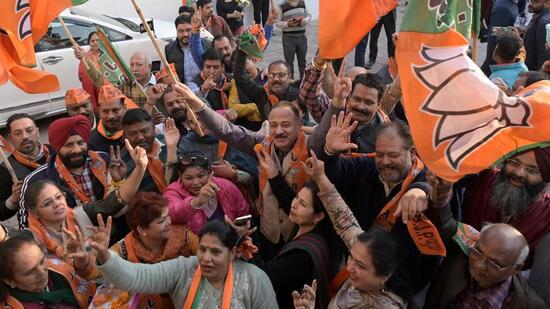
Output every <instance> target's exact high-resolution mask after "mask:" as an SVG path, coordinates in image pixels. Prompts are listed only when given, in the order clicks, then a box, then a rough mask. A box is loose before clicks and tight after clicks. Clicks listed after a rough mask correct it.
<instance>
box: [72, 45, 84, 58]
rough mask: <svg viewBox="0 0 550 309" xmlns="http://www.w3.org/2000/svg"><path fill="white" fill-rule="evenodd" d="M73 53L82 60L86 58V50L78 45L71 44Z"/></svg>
mask: <svg viewBox="0 0 550 309" xmlns="http://www.w3.org/2000/svg"><path fill="white" fill-rule="evenodd" d="M73 53H74V56H75V58H76V59H78V60H83V59H84V58H86V51H84V49H83V48H82V47H80V46H73Z"/></svg>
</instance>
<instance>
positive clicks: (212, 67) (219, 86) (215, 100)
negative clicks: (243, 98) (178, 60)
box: [189, 47, 231, 110]
mask: <svg viewBox="0 0 550 309" xmlns="http://www.w3.org/2000/svg"><path fill="white" fill-rule="evenodd" d="M202 58H203V63H204V65H203V68H202V71H201V73H200V74H199V75H197V76H196V77H195V78H194V80H193V82H191V83H189V88H191V90H193V91H194V92H195V93H196V94H197V95H198V96H199V97H200V98H203V99H206V101H207V102H208V104H209V105H210V107H211V108H212V109H213V110H225V109H228V108H229V107H228V97H229V88H230V87H231V75H228V74H226V73H225V72H224V66H223V62H222V56H221V54H220V53H219V52H218V51H217V50H216V49H215V48H213V47H212V48H209V49H207V50H206V52H205V53H204V54H203V55H202Z"/></svg>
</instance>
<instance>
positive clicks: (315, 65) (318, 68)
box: [311, 57, 327, 71]
mask: <svg viewBox="0 0 550 309" xmlns="http://www.w3.org/2000/svg"><path fill="white" fill-rule="evenodd" d="M311 64H312V65H313V67H314V68H315V69H317V70H319V71H323V70H324V69H326V68H327V63H326V62H325V64H323V65H319V64H317V62H315V57H313V58H311Z"/></svg>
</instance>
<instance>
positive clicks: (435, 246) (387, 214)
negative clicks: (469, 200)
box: [374, 157, 447, 256]
mask: <svg viewBox="0 0 550 309" xmlns="http://www.w3.org/2000/svg"><path fill="white" fill-rule="evenodd" d="M423 169H424V163H423V162H422V161H421V160H420V158H418V157H415V162H414V164H413V166H412V167H411V169H410V171H409V173H408V174H407V176H406V177H405V180H403V183H402V184H401V190H400V191H399V192H398V193H397V194H396V195H395V196H394V197H393V198H392V199H391V200H390V201H389V202H388V203H387V204H386V206H384V208H383V209H382V210H381V211H380V213H379V214H378V217H376V220H375V222H374V224H376V225H378V226H380V227H382V228H384V229H386V230H387V231H391V229H392V228H393V225H394V224H395V221H396V219H397V218H396V217H395V216H394V215H393V214H394V213H395V210H396V209H397V206H398V205H399V201H400V200H401V198H402V197H403V195H404V194H405V193H406V192H407V191H408V189H409V186H410V185H411V184H412V183H413V181H414V178H415V177H416V176H417V175H418V174H419V173H420V172H421V171H422V170H423ZM407 230H408V231H409V234H410V235H411V238H412V239H413V241H414V243H415V244H416V247H417V248H418V250H419V251H420V252H421V253H422V254H427V255H441V256H445V255H446V254H447V251H446V249H445V244H444V243H443V240H442V239H441V236H440V235H439V232H438V231H437V228H436V227H435V225H434V224H433V223H432V222H431V221H430V220H429V219H428V218H427V217H426V216H425V215H424V214H421V215H418V216H416V217H415V218H414V219H413V220H409V221H408V222H407Z"/></svg>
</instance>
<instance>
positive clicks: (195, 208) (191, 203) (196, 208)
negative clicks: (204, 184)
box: [189, 198, 202, 210]
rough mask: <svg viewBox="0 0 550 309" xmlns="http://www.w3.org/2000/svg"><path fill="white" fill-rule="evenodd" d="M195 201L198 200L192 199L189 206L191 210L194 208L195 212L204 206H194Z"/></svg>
mask: <svg viewBox="0 0 550 309" xmlns="http://www.w3.org/2000/svg"><path fill="white" fill-rule="evenodd" d="M194 200H196V198H193V199H191V202H189V205H191V208H193V209H194V210H201V209H202V206H199V207H195V206H193V201H194Z"/></svg>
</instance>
